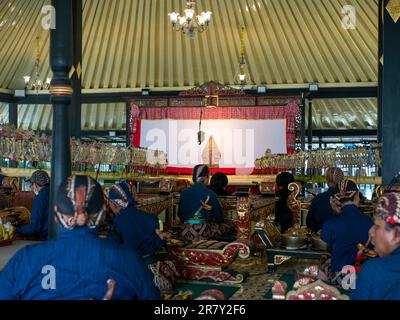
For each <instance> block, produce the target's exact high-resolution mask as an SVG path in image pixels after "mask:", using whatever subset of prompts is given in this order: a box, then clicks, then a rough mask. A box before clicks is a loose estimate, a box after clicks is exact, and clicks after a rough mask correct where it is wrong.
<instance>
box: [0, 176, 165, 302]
mask: <svg viewBox="0 0 400 320" xmlns="http://www.w3.org/2000/svg"><path fill="white" fill-rule="evenodd" d="M54 210H55V212H56V218H57V221H58V223H59V224H60V226H61V228H60V234H59V236H58V238H56V239H53V240H49V241H46V242H42V243H38V244H34V245H30V246H26V247H24V248H23V249H21V250H20V251H18V252H17V253H16V254H15V255H14V257H13V258H12V259H11V260H10V261H9V262H8V263H7V265H6V266H5V267H4V269H3V270H2V271H1V273H0V284H1V285H0V300H4V299H23V300H61V299H62V300H89V299H94V300H100V299H103V297H104V293H105V292H106V291H107V287H108V285H109V283H110V282H112V281H114V282H115V292H114V295H113V298H114V299H116V300H122V299H153V300H157V299H160V292H159V290H158V289H157V288H156V287H155V286H154V284H153V279H152V274H151V272H150V271H149V270H148V268H147V266H146V264H145V263H144V262H143V260H142V258H141V257H140V256H139V255H138V254H137V253H136V252H135V251H133V250H129V249H127V248H124V247H123V246H121V245H119V244H117V243H115V241H112V240H110V239H101V238H99V236H98V229H97V227H98V225H99V223H100V222H101V221H102V219H103V217H104V212H105V203H104V197H103V190H102V188H101V186H100V185H99V184H98V183H97V182H96V181H95V180H94V179H92V178H91V177H89V176H72V177H70V178H68V179H67V180H66V181H65V182H64V183H62V184H61V186H60V188H59V189H58V192H57V194H56V199H55V206H54Z"/></svg>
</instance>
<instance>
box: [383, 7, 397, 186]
mask: <svg viewBox="0 0 400 320" xmlns="http://www.w3.org/2000/svg"><path fill="white" fill-rule="evenodd" d="M388 2H389V1H388V0H385V1H384V6H385V10H384V18H383V54H384V65H383V70H382V90H381V93H382V95H381V98H382V143H383V150H382V183H383V184H384V185H387V184H389V183H390V181H391V180H392V178H393V176H394V175H395V174H396V173H398V172H399V171H400V126H399V123H400V112H399V101H400V85H399V84H400V59H399V57H400V41H399V39H400V19H399V20H398V21H397V23H396V22H395V21H394V20H393V18H392V17H391V15H390V14H389V12H388V10H387V9H386V6H387V4H388Z"/></svg>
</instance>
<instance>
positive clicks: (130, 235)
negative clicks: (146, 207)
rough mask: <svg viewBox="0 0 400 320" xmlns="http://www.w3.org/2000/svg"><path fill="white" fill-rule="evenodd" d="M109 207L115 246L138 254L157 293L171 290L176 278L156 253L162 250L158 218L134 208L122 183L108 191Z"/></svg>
mask: <svg viewBox="0 0 400 320" xmlns="http://www.w3.org/2000/svg"><path fill="white" fill-rule="evenodd" d="M109 206H110V209H111V210H112V212H113V222H114V224H115V226H116V228H117V230H118V231H119V234H120V238H119V242H120V243H121V244H122V245H124V246H126V247H128V248H130V249H132V250H135V251H137V252H138V253H139V254H141V255H142V256H143V258H144V261H145V262H146V263H147V265H148V267H149V269H150V270H151V271H152V272H153V274H154V283H155V284H156V286H157V287H158V288H159V289H160V290H170V289H172V284H173V282H174V278H175V276H176V274H177V272H176V270H175V266H174V264H173V263H172V262H171V261H170V260H168V256H167V255H159V254H157V252H159V251H160V250H162V249H163V248H165V247H166V243H165V240H164V238H165V239H166V238H167V237H169V234H168V233H165V232H162V231H161V230H160V229H161V228H160V223H159V220H158V217H157V216H156V215H155V214H151V213H147V212H144V211H141V210H138V209H137V208H135V201H134V198H133V196H132V193H131V191H130V187H129V185H128V184H127V183H126V182H120V183H118V184H115V185H113V186H112V187H111V188H110V191H109Z"/></svg>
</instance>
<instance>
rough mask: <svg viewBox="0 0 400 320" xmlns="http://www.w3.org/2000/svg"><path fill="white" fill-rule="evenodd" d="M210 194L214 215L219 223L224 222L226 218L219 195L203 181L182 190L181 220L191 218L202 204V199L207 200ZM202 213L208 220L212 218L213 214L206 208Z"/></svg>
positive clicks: (180, 202)
mask: <svg viewBox="0 0 400 320" xmlns="http://www.w3.org/2000/svg"><path fill="white" fill-rule="evenodd" d="M208 196H209V197H210V200H209V202H208V204H209V205H211V206H212V215H213V217H214V218H215V219H216V220H217V222H218V223H222V222H223V221H224V218H223V216H222V209H221V206H220V204H219V202H218V199H217V195H216V194H215V193H214V191H212V190H210V189H208V188H207V187H206V186H205V185H204V184H203V183H195V184H194V185H193V186H191V187H190V188H188V189H185V190H183V191H182V192H181V196H180V201H179V212H178V216H179V218H180V219H181V221H185V220H187V219H190V218H191V217H192V216H193V214H194V213H195V212H196V211H197V210H198V209H199V207H200V206H201V201H206V199H207V197H208ZM201 213H202V215H203V218H205V219H206V220H208V221H210V220H211V219H212V216H211V215H210V214H209V213H208V212H207V211H206V210H202V211H201Z"/></svg>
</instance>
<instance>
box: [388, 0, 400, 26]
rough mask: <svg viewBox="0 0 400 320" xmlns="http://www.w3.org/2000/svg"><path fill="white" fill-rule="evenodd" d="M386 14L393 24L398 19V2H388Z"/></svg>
mask: <svg viewBox="0 0 400 320" xmlns="http://www.w3.org/2000/svg"><path fill="white" fill-rule="evenodd" d="M386 10H387V12H389V15H390V16H391V17H392V19H393V21H394V23H397V20H399V18H400V0H390V1H389V3H388V4H387V6H386Z"/></svg>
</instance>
